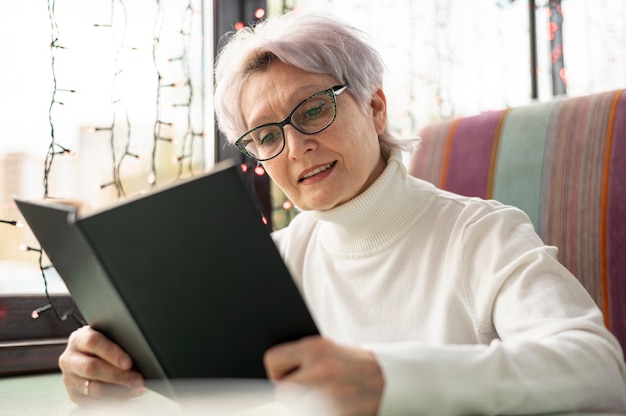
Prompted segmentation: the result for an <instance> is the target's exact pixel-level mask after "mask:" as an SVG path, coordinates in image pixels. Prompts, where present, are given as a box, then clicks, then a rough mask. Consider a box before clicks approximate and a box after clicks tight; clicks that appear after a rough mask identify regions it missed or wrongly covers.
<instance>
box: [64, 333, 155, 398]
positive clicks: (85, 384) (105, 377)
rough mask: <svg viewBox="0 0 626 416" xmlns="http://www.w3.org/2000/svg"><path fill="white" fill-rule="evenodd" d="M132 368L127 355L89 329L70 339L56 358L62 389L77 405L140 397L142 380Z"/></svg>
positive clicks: (142, 390) (108, 340) (75, 334)
mask: <svg viewBox="0 0 626 416" xmlns="http://www.w3.org/2000/svg"><path fill="white" fill-rule="evenodd" d="M132 366H133V364H132V361H131V358H130V356H129V355H128V354H126V353H125V352H124V351H123V350H122V349H121V348H120V347H119V346H118V345H117V344H115V343H114V342H112V341H111V340H110V339H108V338H107V337H105V336H104V335H103V334H101V333H100V332H98V331H95V330H94V329H92V328H90V327H89V326H84V327H82V328H79V329H77V330H76V331H74V332H73V333H72V334H71V335H70V337H69V339H68V342H67V347H66V348H65V351H64V352H63V354H61V356H60V357H59V367H60V368H61V371H62V372H63V384H64V385H65V389H66V390H67V392H68V394H69V396H70V399H71V400H72V401H73V402H75V403H77V404H79V405H88V404H90V403H97V402H98V401H101V400H106V399H108V400H111V399H128V398H132V397H137V396H140V395H142V394H143V393H144V392H145V391H146V388H145V387H144V382H143V377H142V376H141V374H139V373H138V372H136V371H134V370H133V369H132Z"/></svg>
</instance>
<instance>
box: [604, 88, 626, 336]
mask: <svg viewBox="0 0 626 416" xmlns="http://www.w3.org/2000/svg"><path fill="white" fill-rule="evenodd" d="M625 180H626V91H624V92H622V96H621V97H620V99H619V102H618V104H617V110H616V113H615V122H614V124H613V138H612V148H611V158H610V165H609V183H608V201H607V202H608V206H607V233H608V235H607V271H608V291H609V294H608V295H609V313H610V322H611V330H612V331H613V333H614V334H615V336H617V338H618V339H619V341H620V343H621V344H622V346H624V348H626V255H625V253H626V185H625V182H626V181H625Z"/></svg>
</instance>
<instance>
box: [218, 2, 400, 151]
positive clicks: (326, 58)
mask: <svg viewBox="0 0 626 416" xmlns="http://www.w3.org/2000/svg"><path fill="white" fill-rule="evenodd" d="M224 40H225V41H226V43H225V45H224V46H223V48H222V49H221V51H220V52H219V54H218V56H217V59H216V65H215V94H214V99H215V113H216V116H217V122H218V126H219V128H220V130H221V131H222V133H224V135H226V138H227V139H228V141H230V142H231V143H233V142H234V141H235V140H237V138H239V136H240V135H241V134H243V133H244V130H245V129H246V127H245V123H244V119H243V114H241V112H240V111H239V109H240V108H241V105H240V100H241V91H242V89H243V87H244V86H245V83H246V81H247V79H248V77H249V76H250V75H251V74H253V73H255V72H256V71H260V70H265V69H267V67H268V66H269V65H270V64H271V63H272V61H274V60H276V59H278V60H280V61H282V62H283V63H286V64H289V65H293V66H295V67H297V68H300V69H302V70H304V71H307V72H311V73H318V74H330V75H332V76H333V77H335V78H336V79H337V81H338V82H339V83H342V84H343V83H347V84H350V90H349V91H350V94H352V96H353V97H354V98H355V100H356V102H357V103H358V105H359V106H360V107H361V108H362V109H363V111H365V110H366V108H367V107H368V106H369V104H370V102H371V99H372V94H374V93H375V92H376V91H377V90H378V89H380V88H382V85H383V75H384V71H385V65H384V63H383V60H382V57H381V56H380V54H379V53H378V51H376V49H375V48H374V47H373V46H372V45H371V43H370V42H369V40H368V38H367V35H366V34H365V33H364V32H362V31H360V30H358V29H356V28H355V27H353V26H350V25H348V24H346V23H344V22H341V21H339V20H337V19H335V18H334V17H332V16H330V15H327V14H324V13H311V12H288V13H286V14H283V15H281V16H278V17H274V18H269V19H267V20H264V21H261V22H259V23H257V24H256V25H254V26H251V27H244V28H243V29H240V30H238V31H236V32H231V33H229V34H227V35H226V37H225V38H224ZM388 130H389V129H388V127H387V126H385V130H384V132H383V134H381V135H380V136H379V140H380V143H381V148H382V149H383V150H384V151H386V152H389V151H390V150H391V148H392V147H400V148H404V149H407V150H408V149H410V148H411V145H409V144H407V143H408V142H407V141H405V140H398V139H395V138H394V137H393V136H392V135H391V133H389V131H388Z"/></svg>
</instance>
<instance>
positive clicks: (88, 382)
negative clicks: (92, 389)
mask: <svg viewBox="0 0 626 416" xmlns="http://www.w3.org/2000/svg"><path fill="white" fill-rule="evenodd" d="M90 385H91V380H85V384H84V386H83V389H84V394H85V396H87V397H89V386H90Z"/></svg>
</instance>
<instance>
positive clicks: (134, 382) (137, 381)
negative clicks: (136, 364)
mask: <svg viewBox="0 0 626 416" xmlns="http://www.w3.org/2000/svg"><path fill="white" fill-rule="evenodd" d="M128 381H129V383H130V385H131V386H133V387H139V388H141V387H143V378H142V377H141V376H139V375H136V376H133V377H131V378H130V379H129V380H128Z"/></svg>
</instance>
